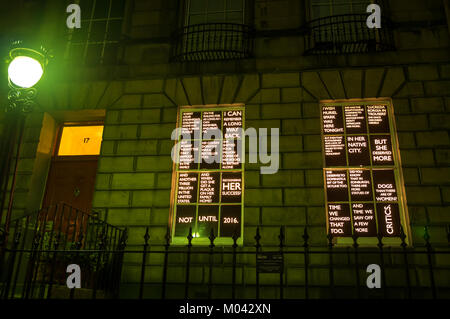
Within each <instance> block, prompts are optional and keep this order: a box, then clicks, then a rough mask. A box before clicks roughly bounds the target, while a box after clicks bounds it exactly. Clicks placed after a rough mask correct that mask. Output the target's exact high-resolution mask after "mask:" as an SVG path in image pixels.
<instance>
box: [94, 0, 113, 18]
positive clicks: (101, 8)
mask: <svg viewBox="0 0 450 319" xmlns="http://www.w3.org/2000/svg"><path fill="white" fill-rule="evenodd" d="M109 1H110V0H96V1H95V9H94V19H99V18H107V17H108V11H109Z"/></svg>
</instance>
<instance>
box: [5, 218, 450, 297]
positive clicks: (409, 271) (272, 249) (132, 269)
mask: <svg viewBox="0 0 450 319" xmlns="http://www.w3.org/2000/svg"><path fill="white" fill-rule="evenodd" d="M102 234H103V235H102V236H100V238H102V239H101V240H100V241H99V246H98V247H97V248H96V249H95V248H94V249H92V248H93V247H91V249H88V248H89V245H88V246H86V245H85V246H84V250H82V249H81V247H83V244H82V241H83V240H82V238H83V236H82V235H81V234H80V235H79V236H78V238H81V239H78V240H77V241H76V242H75V246H74V248H72V249H70V250H61V249H56V248H58V246H57V245H56V246H54V247H53V248H55V249H52V248H50V249H44V248H42V247H38V242H39V241H38V240H36V237H35V238H34V240H33V243H34V246H33V247H32V248H31V249H28V250H27V249H24V248H23V245H21V242H22V241H23V240H22V239H21V236H20V233H16V236H15V239H14V242H13V244H12V247H10V248H9V249H8V250H7V253H8V256H9V257H8V258H7V259H6V262H5V264H4V268H3V269H2V273H4V274H6V278H10V279H8V280H7V281H6V282H3V285H2V297H3V298H7V299H12V298H20V297H22V298H36V297H38V298H55V297H57V296H54V294H52V293H51V291H52V285H54V277H53V278H52V279H53V281H52V280H42V278H40V279H35V277H33V276H31V275H29V276H28V277H25V279H24V282H23V285H22V286H23V287H24V288H22V289H21V290H20V291H21V292H22V294H17V287H18V285H17V283H18V281H17V268H15V267H18V264H17V263H16V262H15V260H16V259H17V258H19V259H20V258H22V256H23V255H24V254H30V255H31V257H28V260H30V261H29V262H28V265H34V268H33V267H31V266H30V267H31V268H30V267H29V269H31V272H27V274H32V273H33V272H32V270H33V269H34V270H35V271H37V270H36V262H35V260H39V257H38V256H42V255H45V254H48V256H49V258H50V260H53V261H54V260H55V259H57V258H56V256H57V255H58V256H59V255H66V256H69V257H70V258H71V259H70V258H68V259H67V260H65V262H66V263H80V257H79V255H77V254H81V253H87V254H93V255H94V256H95V258H94V261H95V264H96V265H97V266H98V265H99V263H100V261H101V260H102V256H109V260H110V262H109V263H108V265H109V267H104V268H101V267H97V272H99V274H98V275H97V278H98V280H97V281H96V284H95V285H94V286H93V287H91V290H90V294H89V295H88V296H85V298H93V299H95V298H99V296H98V295H97V294H96V291H97V289H98V287H100V286H102V287H104V286H107V285H108V281H110V282H113V283H117V282H118V278H120V276H121V275H122V284H121V289H122V288H123V287H125V288H126V291H127V293H126V294H124V295H121V296H120V297H125V298H136V299H142V298H158V299H159V298H160V299H166V298H178V299H179V298H210V299H211V298H215V299H217V298H232V299H234V298H257V299H258V298H266V296H267V294H266V292H267V291H269V290H270V291H271V293H272V294H271V295H270V297H269V298H274V296H276V297H275V298H280V299H283V298H289V299H292V298H295V299H310V298H395V299H398V298H405V299H411V298H413V299H414V298H418V299H419V298H420V299H422V298H427V299H438V298H443V299H444V298H449V296H450V282H448V278H449V276H450V249H449V248H450V246H449V245H450V228H449V227H447V235H448V242H447V243H442V244H440V245H438V244H436V245H433V246H432V244H431V241H430V239H431V237H430V234H429V232H428V228H427V227H425V230H424V236H423V238H424V241H423V243H421V244H416V245H415V246H414V247H412V246H411V245H408V244H407V242H406V236H405V234H404V233H403V229H402V231H401V237H400V239H401V242H400V244H399V245H398V246H392V245H389V246H388V245H386V244H385V241H384V238H383V237H381V236H379V237H378V244H377V245H375V246H373V247H362V246H360V243H359V242H358V241H359V238H358V237H353V244H350V245H347V246H340V245H339V246H337V245H336V244H335V241H334V238H333V237H332V236H331V235H328V237H327V242H328V244H327V245H326V246H323V245H314V244H313V243H312V242H311V239H310V235H309V234H308V230H307V228H305V229H304V232H303V233H300V234H297V235H298V236H297V237H298V239H299V242H298V243H297V244H295V243H292V241H291V242H290V244H289V245H287V244H286V235H285V230H284V227H281V228H280V232H279V235H278V244H276V245H274V244H272V245H264V244H262V242H264V240H265V239H264V238H263V237H262V236H261V235H260V230H259V228H257V229H256V235H255V236H254V243H253V244H248V243H247V244H246V245H244V246H238V244H237V240H238V237H237V235H234V236H233V238H232V239H233V244H232V245H231V246H219V245H217V246H216V244H215V239H216V237H215V235H214V233H213V232H212V231H211V234H210V236H209V240H210V244H209V245H208V246H201V247H198V246H196V245H193V243H192V240H193V239H194V238H193V236H192V230H190V231H189V234H188V236H187V245H186V246H177V245H171V244H170V238H171V236H170V229H169V228H168V229H167V233H166V236H165V243H164V244H161V243H160V244H151V242H152V240H151V239H152V234H151V233H150V231H149V228H147V229H146V232H145V234H143V237H142V242H141V244H140V245H135V246H130V247H128V248H127V249H126V250H125V246H126V241H127V231H125V232H122V233H121V235H120V236H119V237H120V239H119V240H116V241H113V244H105V243H106V242H109V241H108V240H105V237H104V234H105V233H104V232H102ZM110 238H111V236H110ZM369 264H376V265H379V267H380V269H381V279H380V281H381V286H380V288H377V289H371V288H369V287H368V286H367V283H366V280H367V276H368V275H369V274H368V273H367V266H368V265H369ZM81 268H82V270H83V275H82V276H86V265H81ZM52 269H53V268H52ZM101 269H103V271H102V270H101ZM199 269H202V275H201V276H199V271H198V270H199ZM174 270H177V271H178V273H176V272H174ZM175 274H176V275H175ZM66 276H67V274H66ZM268 276H269V277H270V278H269V277H268ZM318 279H319V280H318ZM36 287H37V288H40V289H36V290H37V291H40V293H37V294H36V293H33V289H34V288H36ZM83 287H86V281H85V280H83ZM113 288H114V289H113V292H114V293H113V294H103V298H108V297H109V298H115V297H118V296H119V295H118V287H117V286H116V285H113ZM64 289H65V290H66V292H67V291H70V297H73V292H74V291H75V290H76V289H68V288H65V287H64ZM274 292H275V294H274ZM292 292H294V294H293V293H292ZM218 296H219V297H218ZM100 298H102V297H101V296H100Z"/></svg>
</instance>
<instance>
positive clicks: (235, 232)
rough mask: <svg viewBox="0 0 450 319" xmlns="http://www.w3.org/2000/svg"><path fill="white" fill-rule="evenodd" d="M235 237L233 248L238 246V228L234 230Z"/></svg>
mask: <svg viewBox="0 0 450 319" xmlns="http://www.w3.org/2000/svg"><path fill="white" fill-rule="evenodd" d="M231 238H232V239H233V248H236V247H237V240H238V238H239V237H238V232H237V228H236V227H235V228H234V232H233V237H231Z"/></svg>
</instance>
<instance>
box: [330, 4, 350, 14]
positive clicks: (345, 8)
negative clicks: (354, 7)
mask: <svg viewBox="0 0 450 319" xmlns="http://www.w3.org/2000/svg"><path fill="white" fill-rule="evenodd" d="M348 13H352V11H351V9H350V5H349V4H342V5H341V4H339V5H335V6H334V7H333V15H338V14H348Z"/></svg>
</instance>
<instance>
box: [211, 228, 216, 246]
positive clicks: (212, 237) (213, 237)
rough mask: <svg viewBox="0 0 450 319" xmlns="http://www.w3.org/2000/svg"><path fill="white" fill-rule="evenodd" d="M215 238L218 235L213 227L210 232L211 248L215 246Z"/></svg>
mask: <svg viewBox="0 0 450 319" xmlns="http://www.w3.org/2000/svg"><path fill="white" fill-rule="evenodd" d="M214 239H216V236H215V235H214V229H213V228H211V232H210V233H209V241H210V245H209V247H210V248H213V247H214Z"/></svg>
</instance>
